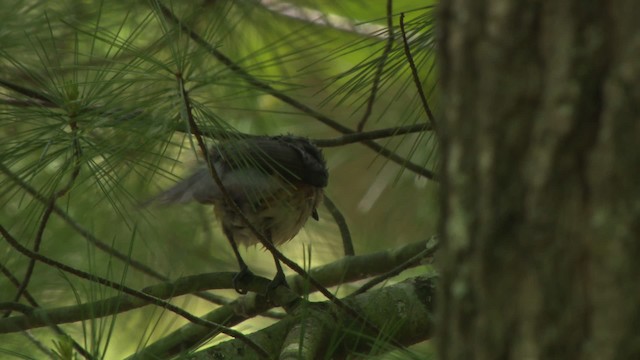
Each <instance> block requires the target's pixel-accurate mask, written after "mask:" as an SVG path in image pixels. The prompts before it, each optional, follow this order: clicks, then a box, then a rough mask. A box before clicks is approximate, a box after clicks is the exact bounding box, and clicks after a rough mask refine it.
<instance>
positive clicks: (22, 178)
mask: <svg viewBox="0 0 640 360" xmlns="http://www.w3.org/2000/svg"><path fill="white" fill-rule="evenodd" d="M269 3H273V2H253V1H246V2H245V1H206V0H203V1H196V2H177V1H176V2H157V1H148V2H129V1H109V2H105V1H80V0H66V1H61V2H50V1H25V0H8V1H5V2H4V3H3V8H4V9H5V11H3V12H1V13H0V74H2V75H0V173H1V174H2V175H0V202H1V203H2V204H3V206H2V210H0V224H1V225H2V226H3V227H4V228H6V229H7V230H8V231H9V232H10V233H11V234H12V235H13V236H14V237H15V238H17V239H18V241H19V242H20V243H21V244H22V245H23V246H25V247H27V248H29V249H31V250H33V251H34V252H38V253H40V254H43V255H45V256H47V257H49V258H53V259H55V260H57V261H60V262H63V263H64V264H67V265H69V266H72V267H74V268H77V269H82V270H84V271H86V272H88V273H90V274H95V275H96V276H101V277H104V278H107V279H112V280H113V281H114V282H116V283H119V284H122V285H126V286H128V287H131V288H135V289H140V288H143V287H145V286H148V285H150V284H155V283H157V282H159V281H160V280H159V279H158V278H157V277H154V275H151V274H150V273H149V272H145V271H141V269H140V267H138V266H137V265H135V264H132V263H133V262H138V263H140V264H146V266H148V267H150V268H151V269H154V271H155V272H156V273H159V274H162V275H163V276H166V277H167V278H172V279H173V278H176V277H179V276H183V275H190V274H197V273H203V272H212V271H221V270H225V271H235V270H236V269H235V262H234V260H233V257H232V255H231V251H230V249H229V248H228V245H227V243H226V240H225V239H224V238H223V237H222V235H221V231H220V229H219V227H218V225H217V224H216V223H214V222H213V221H211V218H212V217H211V211H210V209H208V208H204V207H201V206H198V205H185V206H181V207H174V208H159V209H140V207H139V206H138V205H139V204H140V203H141V202H143V201H144V200H145V199H147V198H149V196H151V195H152V194H154V193H156V192H157V191H158V190H159V189H161V188H163V187H166V186H167V185H170V184H172V183H173V182H175V181H176V180H178V179H179V178H181V177H183V176H184V174H185V172H186V171H189V169H190V168H191V167H193V166H194V165H195V163H196V162H197V161H198V159H199V158H200V157H201V156H200V154H199V153H198V151H197V145H196V140H195V139H194V138H193V137H192V136H191V135H190V132H192V131H194V129H192V128H191V126H190V125H189V123H188V118H189V116H193V118H194V120H195V122H196V124H197V126H198V128H199V129H200V130H201V131H202V133H203V134H204V135H205V136H206V139H207V141H208V144H209V145H211V144H213V143H214V141H215V140H216V139H223V138H226V137H230V136H241V134H269V135H276V134H282V133H293V134H296V135H301V136H308V137H310V138H311V139H312V140H315V139H317V140H323V139H329V138H335V137H337V136H339V135H343V134H340V131H337V132H336V129H337V128H336V126H332V125H331V124H330V123H328V122H327V121H324V120H322V119H320V117H324V118H328V119H329V120H331V121H333V122H334V123H335V124H338V125H339V126H343V127H346V128H348V129H352V130H355V129H356V127H357V126H358V123H360V122H363V121H362V119H363V117H364V113H366V112H367V107H371V109H370V112H371V114H372V115H371V116H370V117H369V120H367V121H366V124H365V126H364V130H365V131H369V130H374V129H382V128H394V127H399V126H405V125H414V124H427V123H429V119H428V118H427V116H426V115H425V113H424V109H423V108H422V105H421V103H420V98H419V96H418V93H417V92H416V90H415V85H414V84H413V82H412V74H411V70H410V68H409V67H408V65H407V62H406V55H405V53H404V51H403V43H402V41H401V37H400V28H399V25H398V19H399V14H400V13H401V12H403V13H406V16H407V20H406V29H407V35H408V36H409V45H410V47H411V49H412V51H413V56H414V58H415V61H416V64H417V65H418V68H419V76H420V78H421V79H423V84H422V85H423V87H424V89H425V90H426V91H427V92H428V93H429V92H430V91H431V89H432V88H433V86H434V84H435V80H434V79H433V68H434V65H433V64H434V60H433V33H432V17H433V12H432V10H431V9H430V8H428V7H425V4H424V2H422V1H398V2H395V3H394V16H393V21H394V26H393V33H394V34H395V35H394V39H393V40H392V46H391V48H390V50H389V51H386V50H385V47H386V44H387V41H388V40H387V35H388V29H387V28H386V22H387V14H386V11H385V6H384V2H379V3H376V5H375V6H371V4H370V3H368V2H364V1H362V2H361V1H353V2H351V1H350V2H341V1H326V2H321V4H316V3H317V2H309V1H291V2H287V3H286V4H288V5H289V6H291V9H298V10H305V11H306V13H305V12H302V13H295V12H290V11H285V10H284V8H277V7H274V6H269ZM282 4H285V3H282ZM272 5H273V4H272ZM163 6H166V8H165V9H169V10H170V11H171V12H172V13H173V14H174V15H175V16H176V17H177V18H178V19H180V23H179V24H178V23H175V22H173V21H172V20H171V19H170V18H169V17H167V16H166V13H164V11H165V10H164V9H163ZM314 11H315V12H314ZM318 13H320V14H325V15H331V16H328V17H327V18H326V19H325V20H326V21H325V22H321V21H318V18H317V16H315V17H313V15H314V14H316V15H317V14H318ZM292 14H293V15H292ZM296 14H297V15H296ZM300 14H303V15H304V14H307V15H308V16H303V15H300ZM183 25H184V26H188V27H189V29H191V31H192V33H190V32H189V31H188V30H187V29H186V28H184V27H181V26H183ZM363 29H364V30H363ZM371 29H373V30H371ZM194 34H196V35H197V36H196V37H194V36H193V35H194ZM198 39H200V40H198ZM216 54H224V56H225V57H226V59H227V60H228V61H225V60H224V59H225V58H221V56H219V55H216ZM379 69H382V70H381V71H380V72H379ZM378 72H379V73H378ZM374 83H378V85H377V87H379V89H377V90H376V92H377V95H376V96H375V97H373V98H372V97H371V92H372V86H374V85H373V84H374ZM286 99H293V102H292V101H288V100H286ZM435 109H436V111H437V106H436V107H435ZM318 114H320V115H322V116H319V115H318ZM327 125H329V126H327ZM332 127H333V128H332ZM378 143H379V144H380V145H383V146H384V147H386V148H388V149H389V150H390V151H391V152H393V153H395V154H396V155H397V156H398V157H399V158H400V159H401V160H400V161H395V162H392V161H389V160H388V158H389V157H388V156H387V157H385V156H381V155H379V154H377V153H376V152H374V151H372V150H371V149H370V148H367V147H363V146H359V145H349V144H345V145H343V146H340V147H333V148H329V147H327V148H326V149H325V156H326V157H327V159H328V163H329V167H330V173H331V175H330V185H329V188H328V190H327V194H328V195H329V196H330V197H331V198H332V199H334V201H335V202H336V203H337V204H338V205H339V207H340V208H341V209H342V211H343V212H344V214H345V216H346V218H347V220H348V224H349V227H350V230H351V232H352V233H353V238H354V241H355V247H356V251H357V252H358V253H366V252H370V251H374V250H380V249H385V248H389V247H392V246H395V245H398V244H403V243H408V242H413V241H417V240H421V239H425V238H427V237H428V236H430V235H431V233H432V232H433V230H434V228H435V225H434V224H435V219H436V215H437V213H436V206H435V205H434V204H435V202H436V199H435V196H434V195H433V193H434V190H433V189H434V187H433V185H432V184H431V183H429V182H427V181H426V180H425V179H424V178H423V177H420V176H417V175H416V173H415V171H413V170H411V168H410V166H408V165H409V163H410V162H411V163H413V164H415V165H416V166H418V167H423V168H425V169H429V170H437V169H435V168H436V167H437V153H436V140H435V137H434V135H433V133H432V132H430V131H414V132H412V133H409V134H404V135H400V136H387V137H385V138H383V139H380V140H378ZM61 214H62V215H61ZM321 219H322V220H321V221H320V222H319V223H313V224H308V226H307V230H305V231H303V233H302V234H300V235H299V236H298V238H297V240H302V242H306V243H308V242H311V241H312V242H313V250H314V256H313V262H311V261H310V260H309V264H307V265H308V267H314V266H317V265H318V264H323V263H327V262H329V261H332V260H335V259H338V258H340V257H342V251H341V245H340V243H341V240H340V235H339V232H338V230H337V228H336V225H335V223H334V222H333V220H332V218H331V216H330V214H329V213H328V212H327V211H325V210H322V211H321ZM105 248H107V249H108V248H112V249H115V250H116V251H117V252H118V253H119V254H121V255H122V257H118V256H117V255H114V254H113V252H111V253H110V252H109V251H106V252H105V251H104V250H105ZM300 249H301V247H300V241H294V242H291V243H289V244H287V245H285V246H284V247H283V251H284V252H285V254H287V255H288V256H290V257H291V258H293V259H294V260H296V261H298V260H299V261H302V258H303V256H304V255H303V251H301V250H300ZM245 258H246V260H247V261H248V262H250V263H251V264H253V265H252V267H253V268H254V270H255V272H256V273H260V274H264V273H267V274H269V273H271V271H272V270H273V269H272V262H271V259H270V256H268V254H265V253H264V252H263V251H261V250H260V249H254V248H250V249H248V250H247V255H246V256H245ZM29 263H30V259H29V258H27V257H25V256H23V255H21V254H19V253H18V252H17V251H16V250H15V249H14V248H12V247H11V246H9V245H8V244H7V243H5V242H4V241H3V242H0V264H2V266H3V268H5V269H6V270H7V271H6V273H10V274H12V276H13V277H14V278H15V279H16V281H17V283H18V284H20V283H22V282H25V281H26V282H28V285H27V286H26V293H23V294H22V296H21V298H20V299H14V296H15V294H16V289H17V287H16V285H15V281H12V280H11V279H10V277H9V276H7V274H6V273H5V276H3V277H0V294H2V295H0V302H23V303H25V304H28V303H29V302H28V301H27V300H25V299H26V298H27V297H33V299H35V300H36V302H37V305H34V304H33V303H31V304H30V305H29V306H32V307H36V306H38V307H44V308H54V307H60V306H73V305H76V304H82V303H86V302H91V301H97V300H100V299H104V298H108V297H110V296H114V295H115V294H116V293H117V291H114V290H112V289H109V290H105V288H104V287H102V286H101V285H97V284H95V283H91V282H89V283H87V282H86V280H82V279H78V278H76V277H73V276H69V275H66V274H64V272H61V271H59V270H56V269H55V268H53V267H50V266H47V265H45V264H42V263H40V262H37V263H35V265H33V273H32V275H31V276H30V277H28V276H26V273H28V271H27V269H29V268H30V266H32V265H30V264H29ZM3 273H4V272H3ZM266 276H267V277H268V276H270V275H266ZM27 278H28V279H29V280H28V281H27V280H26V279H27ZM87 284H90V285H87ZM352 288H353V287H352V285H349V284H344V285H343V286H342V287H341V288H340V292H344V293H347V292H348V291H349V290H350V289H352ZM220 294H221V295H224V296H229V297H234V296H235V294H234V293H232V292H230V291H228V292H224V291H221V292H220ZM172 303H174V304H176V305H178V306H180V307H183V308H186V309H188V310H189V311H191V312H193V313H201V312H204V311H205V310H210V309H211V307H215V306H217V305H213V304H211V303H209V302H206V301H204V300H202V299H200V298H196V297H193V296H191V297H188V296H187V297H181V298H177V299H173V300H172ZM13 315H17V314H16V313H15V312H13V313H12V316H13ZM254 320H255V321H254V322H252V323H248V324H246V323H245V324H243V326H246V327H244V328H242V330H247V329H256V328H260V327H263V326H264V325H265V323H269V321H265V320H263V319H262V320H261V319H259V318H256V319H254ZM93 321H97V322H93ZM181 325H184V320H183V319H180V318H176V317H174V316H169V314H168V313H167V311H165V310H163V309H161V308H158V307H146V308H141V309H137V310H136V311H131V312H128V313H124V314H119V315H118V321H117V322H116V321H115V318H110V319H104V318H103V319H100V320H91V321H86V322H83V323H82V324H69V325H62V326H61V327H62V330H63V333H65V334H67V335H56V333H57V330H53V329H49V328H43V329H36V330H33V334H34V336H35V337H37V338H39V339H51V338H54V339H56V340H54V341H53V342H54V352H55V354H56V355H55V356H56V358H58V359H75V358H78V357H79V356H78V351H77V347H78V346H80V347H82V348H85V349H87V350H88V351H90V352H91V354H92V355H93V356H94V357H96V358H122V357H124V356H126V355H128V354H131V353H132V352H134V351H136V350H139V349H141V348H144V347H146V346H147V345H149V344H150V343H153V342H155V341H156V340H158V339H160V338H162V337H163V336H164V335H166V334H168V333H170V332H171V331H173V330H175V329H176V328H178V327H179V326H181ZM4 336H11V339H17V337H15V336H13V335H0V339H2V337H4ZM26 339H27V338H20V340H19V341H18V340H16V341H15V342H14V341H12V342H11V343H8V342H5V341H2V340H0V344H1V345H0V348H2V351H3V352H4V353H15V354H20V353H21V352H23V353H24V355H25V356H36V357H38V356H41V355H42V353H36V352H32V351H31V350H25V349H26V348H25V347H24V346H23V344H24V342H26V341H27V340H26ZM49 341H50V340H49ZM74 341H75V344H74ZM43 342H44V343H47V340H43ZM383 344H384V345H383ZM380 346H388V344H386V343H385V341H382V340H381V341H380ZM74 347H75V348H74ZM33 351H36V350H33ZM36 354H38V355H36ZM12 356H14V355H12ZM15 356H18V355H15Z"/></svg>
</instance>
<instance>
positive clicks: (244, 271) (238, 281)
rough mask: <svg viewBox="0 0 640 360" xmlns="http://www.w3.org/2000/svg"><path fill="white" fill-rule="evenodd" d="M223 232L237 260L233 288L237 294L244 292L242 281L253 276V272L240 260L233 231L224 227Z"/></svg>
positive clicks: (245, 291) (245, 290)
mask: <svg viewBox="0 0 640 360" xmlns="http://www.w3.org/2000/svg"><path fill="white" fill-rule="evenodd" d="M224 234H225V235H226V236H227V240H229V244H231V248H232V249H233V253H234V254H235V255H236V260H238V266H239V267H240V271H239V272H238V273H237V274H236V275H235V276H234V277H233V288H234V289H235V290H236V292H237V293H238V294H242V295H244V294H246V293H247V292H248V291H247V289H245V288H243V287H242V286H241V285H242V283H244V282H246V281H247V280H250V279H251V277H253V273H252V272H251V270H249V267H248V266H247V264H246V263H245V262H244V260H242V256H240V251H238V244H236V241H235V240H234V239H233V233H232V232H231V231H230V230H228V229H224Z"/></svg>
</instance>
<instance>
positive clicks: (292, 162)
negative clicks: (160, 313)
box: [146, 134, 329, 294]
mask: <svg viewBox="0 0 640 360" xmlns="http://www.w3.org/2000/svg"><path fill="white" fill-rule="evenodd" d="M208 160H209V163H210V166H211V167H212V168H213V169H209V167H208V166H206V164H205V165H203V166H200V167H199V168H197V169H196V170H195V171H194V172H193V173H192V174H191V175H190V176H188V177H187V178H185V179H184V180H182V181H180V182H178V183H177V184H175V185H174V186H172V187H170V188H169V189H167V190H164V191H162V192H161V193H159V194H158V195H156V196H154V197H153V198H152V199H150V200H149V201H147V202H146V204H149V203H158V204H177V203H187V202H191V201H196V202H198V203H201V204H206V205H213V208H214V214H215V218H217V220H218V221H219V222H220V224H221V228H222V232H223V234H224V235H225V237H226V238H227V240H228V241H229V243H230V245H231V248H232V249H233V252H234V255H235V257H236V260H237V262H238V266H239V267H240V271H239V272H238V273H237V274H236V275H235V276H234V278H233V287H234V289H235V290H236V291H237V292H238V293H240V294H246V293H247V290H246V289H245V288H244V287H243V286H242V284H243V283H244V281H246V280H247V279H248V278H250V277H251V276H253V273H252V272H251V270H249V267H248V266H247V264H246V263H245V262H244V260H243V259H242V256H241V255H240V252H239V250H238V244H242V245H245V246H250V245H254V244H258V243H260V242H261V241H260V239H259V237H258V236H257V235H256V234H255V232H254V231H253V230H252V229H251V228H250V227H249V226H247V224H246V221H248V222H250V223H251V225H252V226H253V227H254V229H255V230H257V231H258V232H259V233H260V234H261V235H262V236H264V238H266V240H267V241H269V242H271V243H272V244H273V245H276V246H277V245H281V244H283V243H285V242H287V241H289V240H291V239H293V238H294V237H295V236H296V235H297V234H298V232H299V231H300V229H301V228H302V227H303V226H304V225H305V223H306V222H307V220H308V218H309V217H311V218H313V219H314V220H319V216H318V211H317V208H318V206H319V205H320V204H321V202H322V199H323V197H324V188H325V187H326V186H327V184H328V181H329V172H328V169H327V165H326V161H325V159H324V156H323V154H322V151H321V150H320V149H319V148H318V147H317V146H316V145H314V144H313V143H312V142H311V141H310V140H309V139H307V138H305V137H300V136H294V135H290V134H288V135H278V136H252V137H245V138H234V139H227V140H222V141H219V142H218V143H216V144H215V145H213V146H211V147H210V150H209V151H208ZM212 170H215V173H216V174H217V175H218V177H219V179H220V181H221V184H222V187H223V189H221V188H220V187H219V186H218V185H217V183H216V181H215V179H214V177H213V173H212ZM230 201H233V202H234V203H235V205H236V206H234V205H233V204H231V203H230ZM238 209H239V210H240V211H241V212H242V214H243V215H244V216H242V215H240V214H238V211H237V210H238ZM243 217H244V218H243ZM273 258H274V261H275V264H276V269H277V272H276V275H275V277H274V278H273V280H272V281H271V283H270V284H269V287H268V289H267V291H268V290H269V289H272V288H276V287H278V286H280V285H285V286H286V285H287V283H286V279H285V276H284V272H283V270H282V266H281V265H280V262H279V260H278V258H277V257H276V256H275V255H274V256H273Z"/></svg>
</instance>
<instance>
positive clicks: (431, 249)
mask: <svg viewBox="0 0 640 360" xmlns="http://www.w3.org/2000/svg"><path fill="white" fill-rule="evenodd" d="M434 241H435V242H434ZM438 246H439V243H438V239H437V237H432V238H431V239H430V240H429V241H428V242H427V248H426V249H424V250H422V251H421V252H420V253H418V254H417V255H416V256H414V257H412V258H411V259H409V260H407V261H405V262H404V263H402V264H400V265H398V266H396V267H395V268H393V269H391V270H389V271H388V272H386V273H384V274H382V275H379V276H376V277H375V278H373V279H371V280H369V281H367V283H365V284H364V285H362V286H361V287H360V288H359V289H358V290H356V291H354V292H353V293H351V294H349V297H352V296H357V295H360V294H362V293H364V292H366V291H367V290H369V289H371V288H372V287H374V286H376V285H378V284H379V283H381V282H383V281H385V280H387V279H390V278H392V277H394V276H396V275H398V274H400V273H401V272H403V271H405V270H407V269H409V268H412V267H414V266H416V265H417V264H418V262H420V260H422V259H424V258H426V257H428V256H433V254H434V253H435V252H436V250H438Z"/></svg>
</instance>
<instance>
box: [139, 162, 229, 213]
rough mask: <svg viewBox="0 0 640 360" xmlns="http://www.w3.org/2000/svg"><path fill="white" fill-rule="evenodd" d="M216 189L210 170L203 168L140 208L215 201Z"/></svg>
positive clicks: (142, 204)
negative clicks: (194, 201)
mask: <svg viewBox="0 0 640 360" xmlns="http://www.w3.org/2000/svg"><path fill="white" fill-rule="evenodd" d="M215 189H217V186H216V185H215V183H214V182H213V179H212V178H211V175H210V174H209V169H207V168H202V169H199V170H198V171H196V172H195V173H193V174H192V175H191V176H189V177H188V178H186V179H184V180H182V181H180V182H178V183H177V184H175V185H174V186H172V187H170V188H169V189H167V190H165V191H163V192H161V193H159V194H157V195H155V196H153V197H152V198H150V199H148V200H146V201H144V202H143V203H141V204H140V207H147V206H149V205H154V204H155V205H168V204H183V203H186V202H189V201H192V200H196V201H198V202H208V201H207V200H209V199H211V200H213V197H214V196H215V194H213V193H214V192H215Z"/></svg>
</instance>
